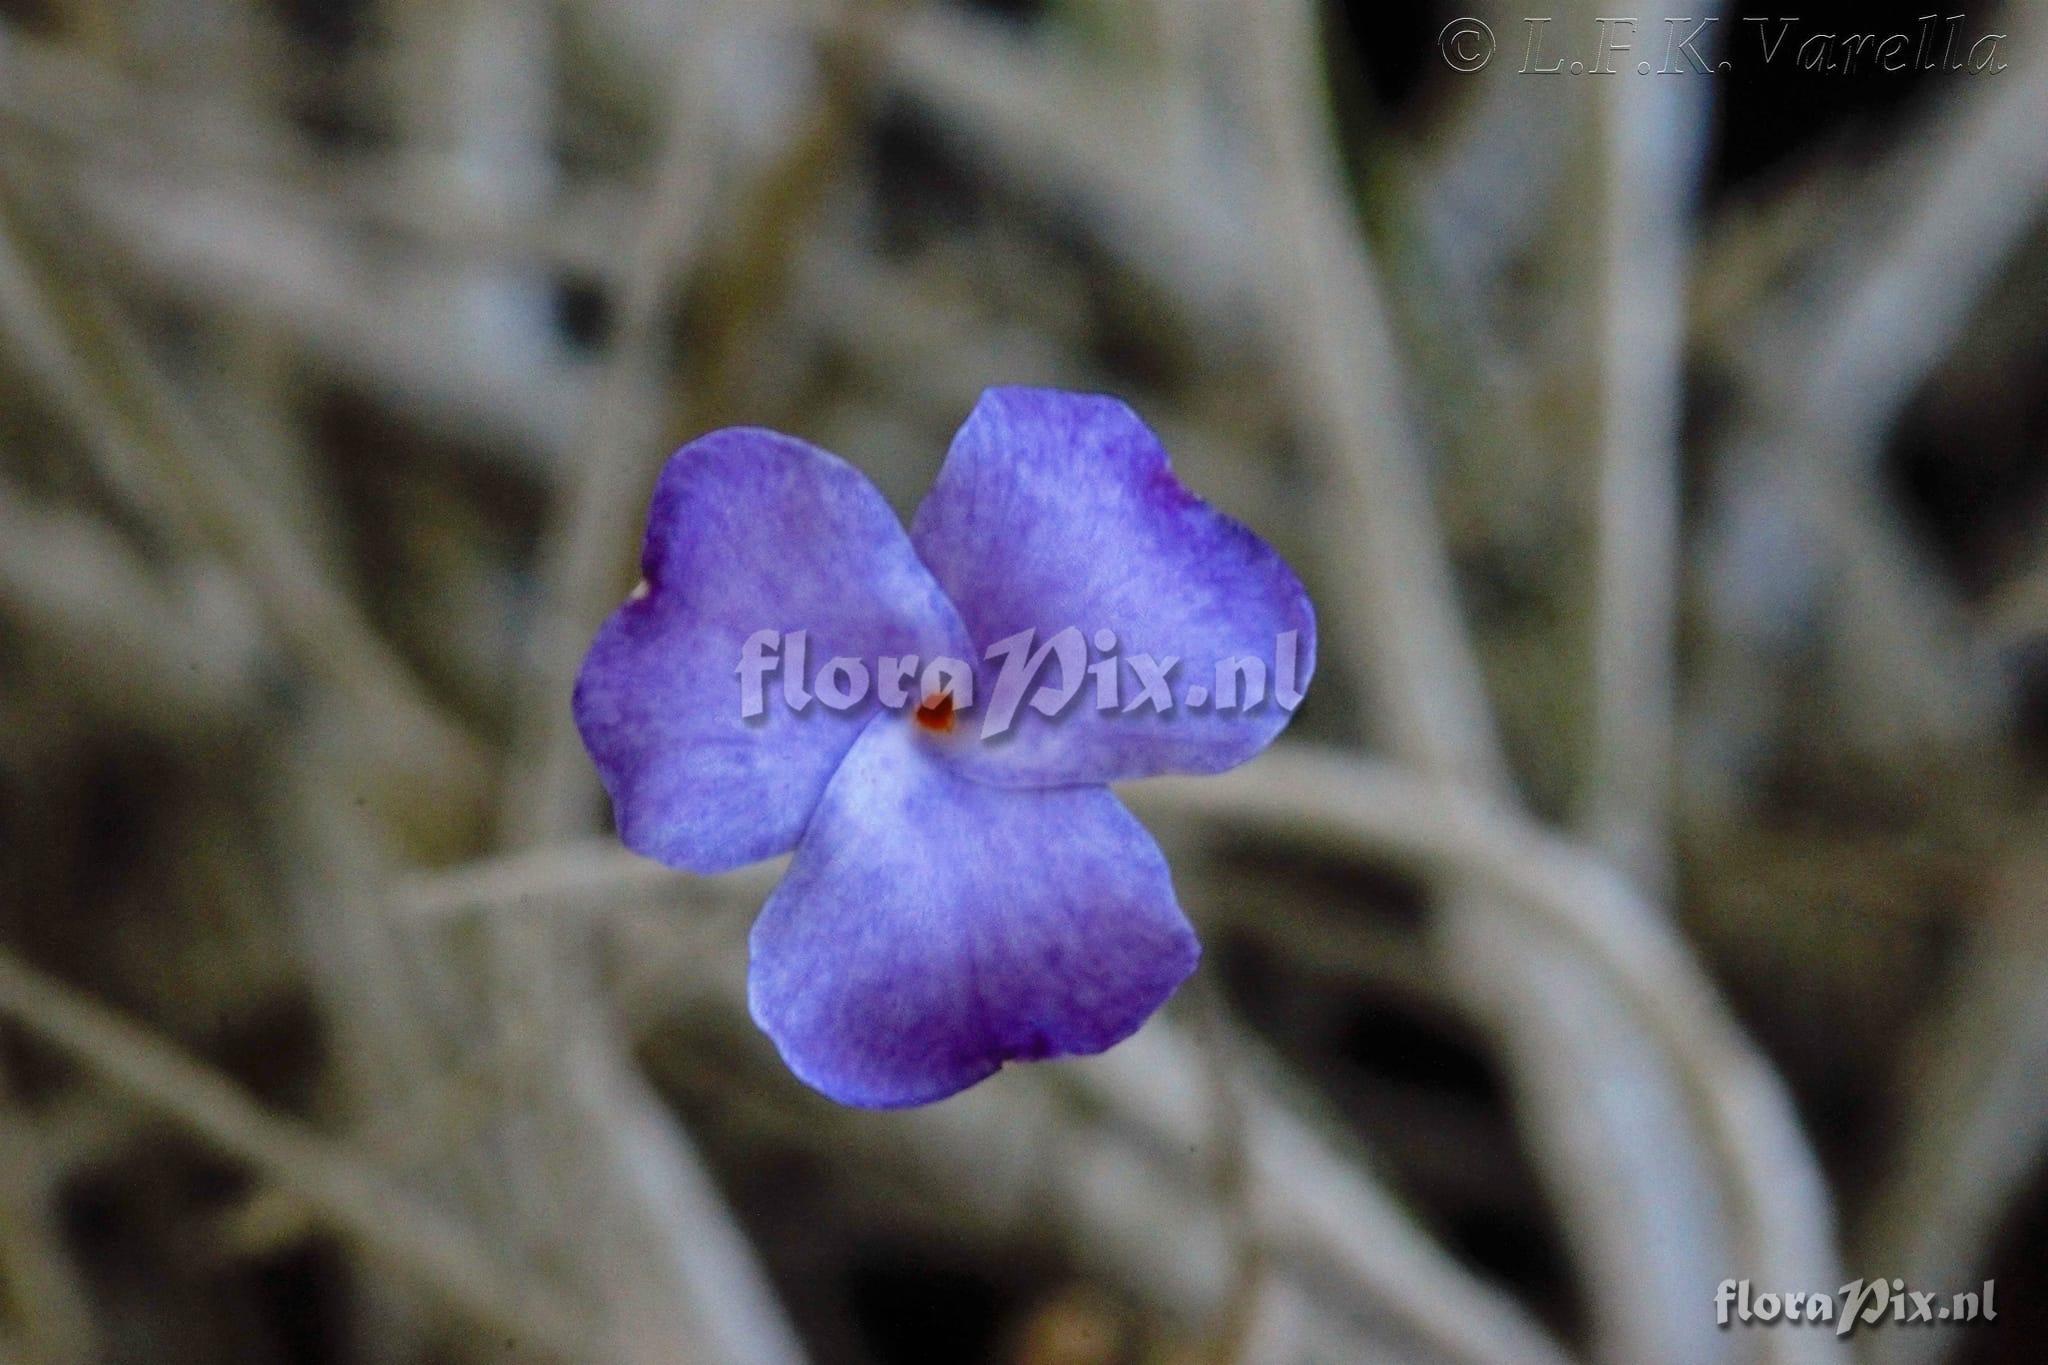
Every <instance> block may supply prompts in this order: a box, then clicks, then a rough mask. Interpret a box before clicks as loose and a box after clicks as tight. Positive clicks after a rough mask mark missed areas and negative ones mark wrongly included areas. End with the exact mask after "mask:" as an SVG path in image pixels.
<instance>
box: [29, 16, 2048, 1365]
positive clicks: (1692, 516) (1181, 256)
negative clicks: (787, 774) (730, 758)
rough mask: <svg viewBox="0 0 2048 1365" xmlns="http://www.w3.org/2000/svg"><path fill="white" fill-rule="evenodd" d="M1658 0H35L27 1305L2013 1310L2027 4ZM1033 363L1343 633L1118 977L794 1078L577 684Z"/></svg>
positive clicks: (851, 1325) (2023, 1146)
mask: <svg viewBox="0 0 2048 1365" xmlns="http://www.w3.org/2000/svg"><path fill="white" fill-rule="evenodd" d="M1626 8H1627V7H1625V6H1623V7H1616V6H1611V5H1609V6H1598V7H1596V6H1592V5H1590V4H1583V3H1577V2H1576V0H1557V3H1556V4H1555V5H1552V6H1550V7H1549V8H1543V7H1536V8H1533V9H1531V8H1527V7H1516V6H1506V5H1500V4H1495V3H1493V0H1455V3H1425V4H1417V5H1410V6H1406V7H1400V8H1396V7H1391V6H1373V5H1366V4H1363V3H1357V4H1349V5H1330V4H1322V5H1319V4H1315V3H1310V2H1309V0H1234V2H1233V3H1225V0H978V2H970V0H951V2H950V3H940V2H939V0H932V2H931V3H925V4H916V3H908V0H904V2H903V3H897V2H894V0H553V2H548V0H267V2H266V3H249V4H237V3H233V2H232V0H135V2H134V3H130V4H125V5H118V6H115V5H104V4H99V3H95V0H6V2H5V3H4V4H0V25H4V26H0V397H4V401H0V1361H4V1362H6V1363H7V1365H88V1363H89V1362H149V1363H150V1365H186V1363H187V1362H237V1363H247V1365H270V1363H271V1362H299V1363H303V1365H353V1363H354V1362H380V1363H381V1362H419V1363H420V1365H426V1363H427V1362H437V1363H438V1362H448V1363H449V1365H465V1363H466V1362H479V1361H492V1362H514V1361H567V1362H579V1363H580V1362H590V1363H591V1365H615V1363H616V1365H641V1363H643V1362H645V1363H647V1365H657V1363H658V1365H672V1363H674V1362H691V1363H692V1365H694V1363H696V1362H704V1363H706V1365H724V1363H726V1362H736V1363H738V1365H782V1363H785V1362H797V1361H802V1360H812V1361H818V1362H827V1363H831V1362H845V1363H846V1365H908V1363H910V1362H984V1361H986V1362H1002V1363H1003V1365H1154V1363H1157V1362H1176V1363H1186V1362H1224V1361H1256V1362H1333V1363H1335V1365H1351V1362H1363V1361H1380V1360H1400V1361H1457V1362H1468V1363H1471V1365H1495V1363H1499V1365H1506V1363H1507V1362H1515V1363H1516V1365H1520V1363H1521V1362H1563V1361H1576V1360H1585V1361H1602V1362H1615V1363H1616V1365H1641V1363H1643V1362H1667V1361H1668V1362H1677V1363H1678V1365H1692V1363H1694V1362H1700V1363H1703V1365H1714V1363H1716V1362H1736V1361H1751V1360H1771V1361H1807V1360H1813V1361H1820V1360H1836V1361H1847V1360H1852V1359H1863V1360H1868V1361H1872V1362H1880V1361H1881V1362H1933V1361H1936V1360H1953V1361H1958V1362H1994V1361H2031V1360H2038V1359H2041V1358H2042V1356H2041V1350H2042V1348H2041V1347H2040V1345H2039V1344H2038V1343H2039V1340H2040V1334H2041V1333H2042V1331H2043V1330H2044V1326H2048V1322H2044V1319H2048V1310H2044V1303H2048V1276H2044V1274H2043V1267H2044V1263H2048V1260H2044V1248H2048V1182H2044V1178H2043V1166H2042V1160H2041V1158H2042V1154H2043V1151H2044V1146H2048V918H2044V904H2043V901H2044V892H2043V885H2044V884H2043V873H2044V871H2048V815H2044V811H2043V809H2042V805H2041V780H2042V776H2043V763H2044V759H2048V519H2044V511H2048V269H2044V263H2048V254H2044V246H2048V215H2044V212H2043V210H2044V207H2048V203H2044V201H2048V40H2044V39H2043V37H2042V35H2041V33H2040V29H2041V26H2042V22H2043V20H2044V19H2048V13H2044V11H2043V10H2042V9H2041V8H2040V7H2038V6H2032V5H2021V4H2017V3H2007V4H2004V5H1994V4H1990V3H1985V4H1983V5H1981V6H1973V7H1971V8H1970V9H1969V10H1968V11H1967V12H1966V13H1963V14H1961V15H1958V16H1954V17H1950V16H1948V15H1946V14H1942V15H1938V16H1932V17H1922V16H1921V14H1920V13H1919V11H1920V9H1921V7H1920V6H1919V5H1917V4H1915V5H1904V4H1887V3H1859V4H1844V3H1817V2H1813V0H1810V2H1809V3H1804V4H1802V5H1800V6H1797V7H1796V8H1797V9H1798V10H1799V11H1800V16H1801V17H1799V18H1798V19H1787V18H1783V17H1781V16H1779V15H1778V14H1777V13H1776V11H1775V10H1769V11H1762V10H1760V11H1758V12H1757V13H1755V14H1751V13H1748V12H1745V11H1738V10H1735V9H1731V8H1726V7H1720V6H1715V5H1711V4H1708V3H1706V0H1700V2H1699V3H1695V4H1693V5H1691V6H1690V7H1689V8H1684V9H1664V8H1654V7H1639V8H1637V9H1636V10H1634V11H1633V12H1632V14H1631V17H1632V18H1633V20H1634V22H1633V23H1632V24H1622V23H1620V22H1619V21H1618V19H1617V11H1618V10H1625V9H1626ZM1709 18H1712V19H1715V20H1717V22H1715V23H1712V24H1709V25H1707V26H1706V27H1705V29H1704V31H1703V32H1702V31H1701V21H1702V20H1705V19H1709ZM1537 21H1541V22H1537ZM1475 25H1477V26H1475ZM1696 34H1697V35H1698V36H1696V37H1695V35H1696ZM1893 35H1901V37H1900V40H1899V41H1897V42H1892V41H1891V39H1892V36H1893ZM1773 44H1775V46H1774V45H1773ZM1573 64H1577V66H1578V67H1579V74H1574V72H1573ZM1553 66H1556V67H1558V68H1559V69H1555V70H1553V69H1552V68H1553ZM1603 73H1604V74H1603ZM998 383H1004V384H1012V383H1035V384H1053V385H1059V386H1062V387H1068V388H1077V389H1087V390H1100V391H1108V392H1113V393H1116V394H1118V395H1120V396H1122V397H1124V398H1126V399H1127V400H1129V401H1130V402H1131V403H1132V404H1133V405H1134V406H1135V407H1136V408H1137V409H1138V410H1139V411H1140V412H1141V413H1142V414H1143V415H1144V416H1145V417H1146V418H1147V419H1148V420H1149V421H1150V422H1151V423H1152V424H1153V425H1154V426H1155V427H1156V428H1157V429H1158V430H1159V432H1160V433H1161V434H1162V436H1163V437H1164V438H1165V440H1166V443H1167V445H1168V447H1169V448H1170V449H1171V450H1172V451H1173V452H1174V454H1175V458H1176V462H1177V466H1178V468H1179V470H1180V472H1181V474H1182V476H1183V478H1184V479H1185V481H1186V482H1187V483H1188V484H1189V485H1190V486H1192V487H1193V488H1194V489H1196V490H1197V491H1198V492H1200V493H1202V494H1203V495H1204V496H1207V497H1209V498H1210V499H1212V500H1213V501H1215V502H1217V503H1218V504H1220V505H1221V506H1223V507H1224V508H1225V509H1227V510H1229V511H1231V512H1232V513H1234V514H1235V515H1237V516H1238V517H1240V518H1242V519H1243V520H1245V521H1247V522H1248V523H1249V524H1250V525H1252V526H1253V527H1254V528H1256V529H1257V530H1258V531H1259V532H1260V533H1261V534H1263V535H1264V536H1266V537H1268V538H1269V539H1271V540H1272V541H1273V542H1274V543H1275V544H1277V545H1278V546H1279V547H1280V548H1281V549H1282V551H1283V552H1284V553H1286V554H1287V555H1288V557H1289V558H1290V560H1291V561H1292V562H1293V563H1294V564H1295V565H1296V566H1297V567H1298V568H1299V569H1300V571H1301V572H1302V574H1303V576H1304V578H1305V579H1306V580H1307V581H1308V582H1309V584H1310V587H1311V590H1312V592H1313V593H1314V595H1315V597H1316V599H1317V602H1318V604H1319V608H1320V613H1321V618H1322V651H1321V671H1320V673H1319V676H1318V678H1317V680H1316V687H1315V689H1314V691H1313V694H1312V695H1311V696H1310V698H1309V700H1308V702H1307V704H1306V705H1305V706H1304V708H1303V709H1302V711H1301V713H1300V714H1299V716H1298V718H1297V720H1296V723H1295V724H1294V726H1293V728H1292V730H1291V731H1290V733H1289V735H1288V736H1287V737H1286V738H1285V740H1284V741H1283V742H1282V743H1281V744H1280V745H1279V746H1277V747H1276V748H1275V749H1274V750H1273V751H1271V752H1270V753H1268V754H1267V755H1265V756H1264V757H1262V758H1260V759H1259V760H1258V761H1256V762H1255V763H1253V764H1251V765H1249V766H1248V767H1246V768H1244V769H1242V770H1240V771H1239V772H1237V773H1234V774H1231V775H1229V776H1226V777H1223V778H1219V779H1214V780H1211V781H1205V782H1201V783H1179V782H1163V783H1156V784H1141V785H1140V786H1138V787H1135V788H1133V789H1132V791H1131V792H1130V793H1129V797H1130V800H1131V801H1132V802H1133V804H1134V806H1135V808H1136V809H1137V810H1138V812H1139V814H1140V815H1141V816H1142V817H1143V818H1144V819H1145V820H1146V821H1147V822H1148V824H1149V825H1151V827H1152V828H1154V829H1155V831H1156V832H1157V833H1158V834H1159V836H1160V838H1161V840H1162V842H1163V843H1164V844H1165V845H1166V847H1167V849H1168V852H1169V856H1170V857H1171V858H1172V860H1173V865H1174V868H1175V875H1176V882H1177V885H1178V888H1179V891H1180V894H1181V897H1182V899H1183V901H1184V902H1185V904H1186V906H1187V908H1188V910H1189V913H1190V914H1191V915H1192V916H1193V917H1194V918H1195V920H1196V921H1197V923H1198V925H1199V926H1200V928H1201V929H1202V931H1203V934H1204V939H1205V942H1206V945H1207V959H1206V962H1205V967H1204V970H1203V972H1202V973H1201V974H1200V975H1199V976H1198V977H1197V978H1196V980H1195V981H1194V982H1192V983H1191V984H1190V986H1189V987H1188V988H1187V989H1186V990H1184V991H1183V992H1182V995H1181V997H1180V998H1178V999H1177V1000H1176V1001H1175V1002H1174V1004H1173V1005H1172V1006H1171V1007H1169V1009H1168V1010H1167V1011H1165V1013H1164V1014H1163V1015H1162V1016H1161V1017H1160V1018H1159V1019H1157V1020H1155V1021H1154V1022H1153V1023H1152V1024H1151V1025H1149V1026H1148V1027H1147V1028H1146V1029H1145V1030H1144V1032H1143V1033H1141V1034H1140V1035H1139V1036H1138V1037H1137V1038H1135V1039H1133V1040H1132V1041H1131V1042H1130V1043H1128V1044H1126V1045H1125V1046H1123V1047H1121V1048H1119V1049H1117V1050H1115V1051H1114V1052H1112V1053H1111V1054H1109V1055H1108V1056H1105V1057H1103V1058H1099V1059H1093V1060H1089V1061H1085V1062H1067V1063H1059V1064H1054V1065H1048V1066H1039V1067H1025V1068H1014V1069H1011V1070H1008V1071H1005V1072H1004V1073H1002V1074H1001V1075H999V1076H998V1077H996V1078H994V1079H993V1080H991V1081H990V1082H988V1083H987V1084H985V1085H983V1086H981V1087H979V1088H977V1089H976V1090H974V1091H972V1092H970V1093H969V1094H967V1095H964V1096H962V1097H960V1098H958V1099H955V1100H952V1101H948V1102H946V1103H945V1104H942V1105H939V1106H936V1107H934V1108H931V1109H927V1110H921V1111H915V1112H909V1113H900V1114H868V1113H859V1112H852V1111H847V1110H842V1109H838V1108H836V1107H834V1106H832V1105H831V1104H829V1103H828V1102H826V1101H825V1100H823V1099H821V1098H819V1097H818V1096H816V1095H814V1094H813V1093H811V1092H810V1091H808V1090H806V1089H805V1088H804V1087H803V1086H802V1085H801V1084H800V1083H798V1082H797V1081H796V1080H794V1079H793V1078H792V1077H791V1076H789V1075H788V1074H787V1072H785V1071H784V1070H783V1069H782V1067H781V1066H780V1064H779V1063H778V1062H777V1061H776V1059H775V1057H774V1054H773V1051H772V1049H771V1048H770V1047H769V1045H768V1044H767V1043H766V1041H765V1040H764V1039H762V1038H761V1037H760V1036H759V1035H758V1034H757V1033H756V1032H755V1030H754V1029H753V1028H752V1026H751V1025H750V1024H749V1022H748V1020H747V1018H746V1013H745V1009H744V973H745V947H744V935H745V931H746V927H747V924H748V921H749V919H750V917H751V915H752V914H753V912H754V910H755V909H756V908H757V907H758V905H759V903H760V901H761V899H762V897H763V896H764V894H765V892H766V889H767V887H768V886H770V885H771V884H772V882H773V879H774V876H775V873H776V870H777V869H776V868H774V867H772V866H771V867H768V868H764V869H755V870H751V871H749V872H745V873H741V874H735V875H733V876H729V877H724V878H717V879H709V880H701V879H689V878H685V877H682V876H679V875H677V874H672V873H669V872H666V871H664V870H662V869H660V868H658V867H655V866H654V865H652V864H648V863H644V862H641V861H639V860H637V859H634V858H632V857H630V856H629V855H627V854H625V853H624V852H623V851H621V850H620V849H619V848H618V846H617V843H616V840H615V839H614V838H613V837H612V835H611V832H610V823H609V818H608V814H607V812H606V811H605V809H604V807H603V802H602V798H601V796H600V794H599V793H598V791H597V788H596V784H595V781H594V778H593V775H592V773H591V770H590V768H589V766H588V763H587V760H586V759H585V758H584V756H583V754H582V752H581V749H580V746H579V745H578V744H577V741H576V736H575V734H574V731H573V728H572V727H571V725H570V721H569V713H568V688H569V682H570V679H571V678H572V677H573V674H574V670H575V668H576V665H577V663H578V661H579V659H580V656H581V652H582V649H583V647H584V646H585V644H586V643H587V642H588V640H589V638H590V635H591V633H592V631H593V630H594V629H595V627H596V625H597V623H598V622H599V621H600V620H601V619H602V618H603V616H604V615H605V613H606V612H607V611H608V610H609V609H610V608H611V606H612V605H613V604H614V603H615V602H616V600H617V599H618V598H619V597H620V596H621V595H622V593H623V592H624V591H625V589H626V588H627V587H628V586H630V584H631V583H632V581H633V567H632V565H633V557H634V554H635V552H636V549H637V542H638V539H639V535H640V531H641V527H642V520H643V517H644V512H645V502H646V496H647V492H648V490H649V488H650V486H651V483H652V480H653V477H654V474H655V472H656V470H657V469H658V468H659V465H660V462H661V461H662V459H663V458H664V457H665V456H666V455H667V453H668V452H669V451H670V450H672V449H673V448H674V447H676V446H677V445H679V444H680V443H681V442H683V441H684V440H686V439H688V438H689V437H691V436H693V435H696V434H698V433H700V432H702V431H705V430H707V429H709V428H712V427H715V426H719V425H723V424H728V423H735V422H745V423H750V424H760V425H766V426H773V427H777V428H781V429H784V430H787V431H790V432H793V433H796V434H799V435H802V436H804V437H806V438H808V439H810V440H812V441H814V442H817V443H819V444H821V445H824V446H826V447H828V448H830V449H833V450H835V451H837V452H839V453H840V454H842V455H844V456H846V457H847V458H848V459H850V460H852V461H853V462H854V463H856V464H857V465H859V466H860V467H861V468H862V469H864V470H865V471H867V472H868V473H869V475H870V476H871V477H873V478H874V479H875V480H876V482H877V483H878V484H879V485H880V486H881V487H882V489H883V490H884V491H885V492H886V493H887V494H888V496H889V497H890V498H891V499H892V501H894V502H895V503H896V505H897V506H898V507H899V508H900V509H902V510H904V511H905V512H908V511H909V509H911V508H912V507H914V506H915V503H916V500H917V498H918V497H919V496H920V494H921V493H922V491H923V489H924V488H925V487H926V485H927V484H928V482H929V480H930V479H931V477H932V475H933V473H934V472H935V471H936V469H937V467H938V463H939V460H940V458H941V456H942V455H943V453H944V450H945V445H946V442H947V439H948V437H949V436H950V434H951V432H952V430H953V428H954V426H955V425H956V424H957V423H958V422H959V421H960V420H961V419H962V418H963V417H964V416H965V414H966V413H967V411H968V410H969V408H970V407H971V406H972V404H973V402H974V399H975V397H976V395H977V394H978V393H979V391H980V390H981V389H982V388H983V387H984V386H987V385H991V384H998ZM1857 1277H1869V1278H1871V1279H1880V1278H1881V1279H1892V1278H1894V1277H1896V1278H1898V1279H1900V1280H1902V1281H1903V1282H1904V1283H1905V1285H1906V1286H1907V1287H1909V1288H1911V1289H1915V1290H1921V1291H1932V1292H1937V1293H1939V1294H1940V1295H1941V1301H1942V1302H1947V1301H1948V1300H1947V1296H1948V1295H1949V1294H1951V1293H1953V1292H1957V1291H1962V1290H1972V1289H1979V1288H1981V1286H1982V1282H1983V1281H1985V1280H1993V1281H1995V1283H1996V1290H1995V1299H1994V1302H1995V1304H1996V1310H1997V1320H1996V1321H1995V1322H1978V1323H1971V1324H1935V1325H1931V1326H1930V1325H1925V1324H1916V1325H1880V1326H1876V1327H1870V1328H1865V1329H1863V1330H1862V1331H1859V1332H1858V1333H1856V1334H1855V1335H1853V1336H1851V1337H1849V1338H1848V1339H1846V1340H1843V1339H1839V1338H1837V1337H1836V1336H1835V1335H1834V1334H1833V1333H1832V1332H1830V1331H1828V1330H1826V1329H1817V1328H1810V1327H1799V1326H1788V1325H1785V1324H1782V1323H1781V1324H1778V1325H1775V1326H1769V1327H1764V1326H1755V1325H1752V1326H1746V1327H1745V1326H1731V1327H1728V1328H1725V1329H1724V1328H1720V1327H1717V1326H1716V1321H1715V1305H1714V1295H1715V1288H1716V1286H1717V1285H1718V1284H1719V1283H1720V1282H1721V1281H1723V1280H1724V1279H1742V1280H1748V1281H1750V1282H1751V1286H1752V1292H1753V1293H1754V1294H1761V1293H1763V1292H1764V1291H1770V1292H1774V1293H1783V1292H1785V1291H1801V1292H1810V1291H1827V1290H1832V1289H1834V1288H1835V1287H1837V1286H1839V1285H1841V1284H1843V1283H1845V1282H1847V1281H1850V1280H1852V1279H1854V1278H1857Z"/></svg>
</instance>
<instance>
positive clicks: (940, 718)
mask: <svg viewBox="0 0 2048 1365" xmlns="http://www.w3.org/2000/svg"><path fill="white" fill-rule="evenodd" d="M917 723H918V724H919V725H922V726H923V727H924V728H925V729H927V730H930V731H932V732H933V733H934V734H940V735H943V734H946V733H947V732H948V731H950V730H951V729H952V728H953V694H952V693H951V692H934V693H933V694H932V695H931V696H929V697H926V698H925V699H924V701H923V702H922V703H921V704H919V706H918V708H917Z"/></svg>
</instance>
